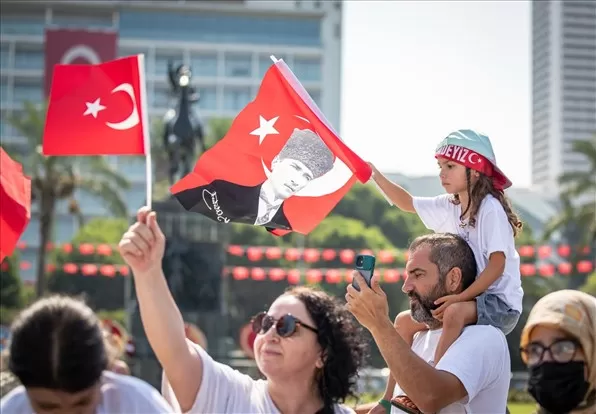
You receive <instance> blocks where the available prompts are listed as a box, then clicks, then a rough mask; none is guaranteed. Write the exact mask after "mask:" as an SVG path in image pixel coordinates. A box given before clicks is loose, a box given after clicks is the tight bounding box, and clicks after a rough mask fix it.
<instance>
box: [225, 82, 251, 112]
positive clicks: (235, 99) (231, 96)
mask: <svg viewBox="0 0 596 414" xmlns="http://www.w3.org/2000/svg"><path fill="white" fill-rule="evenodd" d="M251 95H252V93H251V90H250V87H245V88H244V87H231V86H227V87H226V88H225V89H224V109H225V110H226V111H240V110H241V109H242V108H244V107H245V106H246V105H247V104H248V103H249V102H250V101H251Z"/></svg>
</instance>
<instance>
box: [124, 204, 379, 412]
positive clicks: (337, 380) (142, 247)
mask: <svg viewBox="0 0 596 414" xmlns="http://www.w3.org/2000/svg"><path fill="white" fill-rule="evenodd" d="M164 245H165V237H164V235H163V233H162V231H161V229H160V228H159V226H158V224H157V218H156V214H155V212H152V211H151V210H150V209H149V208H147V207H143V208H141V209H140V210H139V211H138V213H137V222H136V223H134V224H133V225H132V226H131V227H130V228H129V230H128V231H127V232H126V233H125V234H124V236H123V237H122V240H121V241H120V244H119V250H120V254H121V255H122V257H123V258H124V260H125V261H126V262H127V263H128V265H129V266H130V267H131V269H132V272H133V275H134V278H135V288H136V291H137V298H138V301H139V307H140V311H141V320H142V322H143V326H144V328H145V332H146V333H147V338H148V339H149V343H150V345H151V347H152V348H153V351H154V352H155V354H156V356H157V358H158V360H159V362H160V363H161V365H162V366H163V368H164V373H163V381H162V393H163V395H164V396H165V397H166V400H168V401H169V402H170V404H171V405H172V407H173V408H174V409H175V410H176V412H184V413H263V414H264V413H267V414H269V413H283V414H298V413H300V414H302V413H304V414H315V413H318V414H323V413H324V414H328V413H341V414H347V413H352V412H353V410H351V409H350V408H349V407H347V406H345V405H343V404H342V403H343V402H344V400H345V399H346V398H347V397H348V396H350V395H353V393H354V392H355V390H356V380H357V375H358V370H359V369H360V368H361V367H362V363H363V360H364V357H365V353H366V347H367V341H366V340H365V339H364V337H363V336H362V330H361V328H360V327H359V326H358V324H357V323H356V322H355V321H354V319H353V318H352V317H351V315H350V314H349V312H348V311H347V310H346V308H345V305H343V304H341V303H339V302H338V301H337V299H336V298H334V297H332V296H330V295H328V294H326V293H325V292H323V291H320V290H317V289H313V288H307V287H295V288H292V289H289V290H288V291H286V292H285V293H283V294H282V295H281V296H279V297H278V298H277V299H275V301H274V302H273V304H272V305H271V306H270V307H269V309H268V310H267V311H266V312H262V313H260V314H258V315H257V316H255V317H254V318H253V320H252V324H253V330H254V331H255V332H256V333H257V336H256V339H255V344H254V351H255V360H256V363H257V367H258V368H259V370H260V372H261V373H262V374H263V375H264V376H265V378H266V379H261V380H254V379H252V378H251V377H249V376H248V375H244V374H242V373H240V372H238V371H236V370H233V369H232V368H230V367H229V366H227V365H224V364H221V363H218V362H216V361H214V360H213V359H212V358H211V356H209V354H208V353H207V351H206V350H204V349H203V348H201V347H200V346H198V345H196V344H194V343H193V342H191V341H190V340H188V339H187V338H186V336H185V332H184V320H183V319H182V315H181V314H180V310H179V309H178V307H177V306H176V303H175V302H174V299H173V298H172V295H171V293H170V291H169V289H168V286H167V283H166V279H165V276H164V274H163V271H162V267H161V261H162V258H163V253H164Z"/></svg>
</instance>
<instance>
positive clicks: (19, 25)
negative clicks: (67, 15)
mask: <svg viewBox="0 0 596 414" xmlns="http://www.w3.org/2000/svg"><path fill="white" fill-rule="evenodd" d="M44 26H45V16H44V15H43V14H41V13H40V14H37V15H8V14H6V13H4V12H3V13H2V16H1V17H0V32H2V33H6V34H30V35H43V33H44Z"/></svg>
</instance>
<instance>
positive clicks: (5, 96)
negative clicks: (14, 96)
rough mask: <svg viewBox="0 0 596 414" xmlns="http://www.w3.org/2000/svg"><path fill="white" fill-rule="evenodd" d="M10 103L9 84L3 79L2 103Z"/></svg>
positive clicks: (0, 96)
mask: <svg viewBox="0 0 596 414" xmlns="http://www.w3.org/2000/svg"><path fill="white" fill-rule="evenodd" d="M7 101H8V83H6V80H5V79H2V82H0V102H1V103H3V104H4V103H6V102H7Z"/></svg>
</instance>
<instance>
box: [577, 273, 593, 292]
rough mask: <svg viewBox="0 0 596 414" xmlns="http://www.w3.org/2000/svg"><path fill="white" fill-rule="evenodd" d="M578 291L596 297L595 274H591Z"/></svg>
mask: <svg viewBox="0 0 596 414" xmlns="http://www.w3.org/2000/svg"><path fill="white" fill-rule="evenodd" d="M580 290H581V291H582V292H586V293H589V294H590V295H592V296H596V272H593V273H592V274H590V276H588V277H587V278H586V283H584V284H583V286H582V287H581V288H580Z"/></svg>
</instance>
